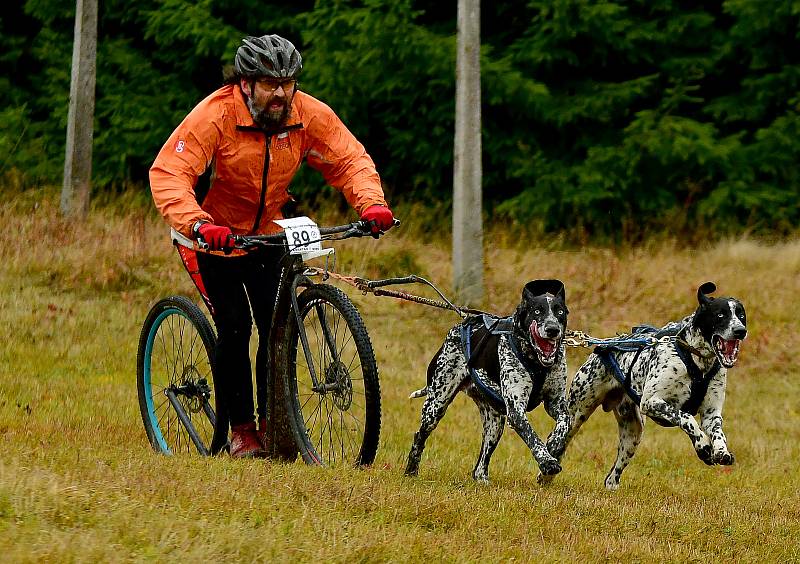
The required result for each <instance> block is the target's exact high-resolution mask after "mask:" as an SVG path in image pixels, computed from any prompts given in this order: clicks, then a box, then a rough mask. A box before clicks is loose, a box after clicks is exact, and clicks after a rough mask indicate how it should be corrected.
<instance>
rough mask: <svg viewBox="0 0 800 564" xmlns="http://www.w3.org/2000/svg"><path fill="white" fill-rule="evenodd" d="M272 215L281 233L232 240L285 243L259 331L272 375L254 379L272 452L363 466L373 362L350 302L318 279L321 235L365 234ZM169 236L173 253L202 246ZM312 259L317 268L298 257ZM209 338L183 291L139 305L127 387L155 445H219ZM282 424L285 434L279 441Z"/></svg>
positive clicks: (182, 448)
mask: <svg viewBox="0 0 800 564" xmlns="http://www.w3.org/2000/svg"><path fill="white" fill-rule="evenodd" d="M280 222H284V223H283V224H282V226H283V227H284V229H285V230H284V232H281V233H277V234H274V235H252V236H235V237H234V241H233V248H234V249H240V250H243V251H245V252H250V251H255V250H257V249H259V248H262V247H265V246H272V245H281V246H283V247H284V248H285V249H286V253H285V254H284V255H283V259H282V260H281V276H280V282H279V286H278V293H277V298H276V302H275V309H274V313H273V321H272V327H271V330H270V337H269V338H270V342H269V350H270V355H269V356H270V373H271V374H272V378H271V379H270V382H267V383H265V382H256V388H257V393H258V395H259V401H260V400H261V397H263V396H268V397H269V398H270V401H269V402H268V404H267V418H268V421H269V422H270V431H271V432H272V441H273V442H274V445H273V446H274V452H276V453H277V454H278V455H281V456H284V457H286V456H287V449H288V457H289V458H291V457H292V455H293V454H294V455H295V456H296V454H297V453H299V454H300V456H301V457H302V459H303V461H305V462H306V463H307V464H318V465H337V464H347V465H354V466H359V465H368V464H371V463H372V462H373V461H374V460H375V456H376V453H377V449H378V439H379V435H380V427H381V393H380V383H379V380H378V367H377V364H376V362H375V355H374V352H373V348H372V343H371V341H370V338H369V335H368V333H367V330H366V327H365V326H364V322H363V320H362V319H361V315H360V314H359V312H358V310H357V309H356V307H355V306H354V305H353V303H352V302H351V301H350V299H349V298H348V297H347V295H346V294H345V293H344V292H342V291H341V290H340V289H338V288H337V287H335V286H332V285H330V284H326V283H324V281H325V279H326V278H327V264H328V260H329V258H330V256H331V254H332V253H333V249H332V248H327V249H323V248H322V246H321V242H322V241H339V240H343V239H348V238H351V237H363V236H366V235H373V234H372V233H371V232H370V227H369V225H368V224H366V223H365V222H363V221H358V222H354V223H349V224H346V225H339V226H334V227H317V226H316V225H315V224H314V223H313V222H312V221H311V220H309V219H308V218H293V219H291V220H281V221H279V223H280ZM373 236H377V235H373ZM173 241H174V242H175V243H176V245H178V248H179V251H181V252H186V249H189V248H193V249H194V250H197V251H202V250H203V249H202V247H198V243H197V242H195V241H191V240H189V239H186V238H185V237H183V236H181V235H180V234H178V233H177V232H174V231H173ZM319 257H324V258H325V261H326V262H325V268H324V269H319V268H316V267H310V266H308V265H307V264H306V261H307V260H310V259H312V258H319ZM187 268H188V267H187ZM190 273H191V270H190ZM312 277H321V278H322V279H323V280H322V281H321V282H315V281H314V280H313V279H312ZM214 343H215V336H214V330H213V329H212V327H211V324H210V323H209V321H208V318H207V317H206V316H205V314H204V313H203V311H202V310H201V309H200V308H199V307H198V306H197V305H196V304H195V303H194V302H193V301H192V300H190V299H189V298H186V297H183V296H170V297H167V298H164V299H162V300H160V301H159V302H158V303H156V304H155V305H154V306H153V307H152V309H151V310H150V312H149V313H148V315H147V317H146V319H145V322H144V325H143V327H142V331H141V335H140V338H139V349H138V357H137V388H138V397H139V408H140V411H141V415H142V421H143V423H144V427H145V430H146V432H147V437H148V439H149V441H150V444H151V445H152V447H153V448H154V449H155V450H156V451H158V452H161V453H165V454H176V453H179V452H183V453H188V452H197V453H199V454H201V455H214V454H217V453H219V452H221V451H223V450H225V449H226V448H227V446H228V427H229V419H228V417H227V415H226V413H225V411H224V409H222V405H221V403H220V402H219V397H218V394H216V393H215V389H216V388H217V387H218V381H217V376H216V374H217V371H216V369H215V366H214ZM262 386H267V388H268V389H267V390H265V391H264V390H261V389H259V388H260V387H262ZM285 425H288V427H289V428H290V431H291V438H292V439H293V441H292V442H293V444H291V445H288V447H287V445H286V434H285V431H286V430H285V428H284V426H285ZM268 442H269V439H268ZM268 450H269V449H268Z"/></svg>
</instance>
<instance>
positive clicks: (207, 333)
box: [136, 296, 228, 455]
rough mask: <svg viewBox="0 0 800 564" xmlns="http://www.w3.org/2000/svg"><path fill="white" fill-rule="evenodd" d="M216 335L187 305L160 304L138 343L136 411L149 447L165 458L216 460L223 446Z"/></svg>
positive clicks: (176, 299)
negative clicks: (215, 372) (215, 371)
mask: <svg viewBox="0 0 800 564" xmlns="http://www.w3.org/2000/svg"><path fill="white" fill-rule="evenodd" d="M214 342H215V339H214V331H213V329H212V328H211V324H210V323H209V322H208V319H206V316H205V315H203V312H202V311H201V310H200V308H199V307H197V306H196V305H195V304H194V303H193V302H192V301H191V300H189V299H188V298H185V297H183V296H172V297H169V298H165V299H163V300H161V301H159V302H158V303H157V304H156V305H154V306H153V307H152V309H151V310H150V313H149V314H148V315H147V318H146V319H145V322H144V326H143V327H142V332H141V335H140V337H139V351H138V355H137V363H136V383H137V389H138V395H139V409H140V411H141V415H142V421H143V423H144V428H145V431H146V432H147V438H148V440H149V441H150V444H151V445H152V447H153V448H154V449H155V450H156V451H158V452H162V453H164V454H176V453H179V452H183V453H189V452H198V453H199V454H202V455H208V454H215V453H217V452H218V451H220V450H221V449H222V448H223V447H224V446H225V444H226V443H227V435H228V420H227V417H225V415H224V413H222V411H221V410H220V409H219V408H218V407H219V401H218V399H219V396H218V394H216V393H215V386H214V384H215V382H214V375H213V370H212V366H213V359H214V356H213V355H214Z"/></svg>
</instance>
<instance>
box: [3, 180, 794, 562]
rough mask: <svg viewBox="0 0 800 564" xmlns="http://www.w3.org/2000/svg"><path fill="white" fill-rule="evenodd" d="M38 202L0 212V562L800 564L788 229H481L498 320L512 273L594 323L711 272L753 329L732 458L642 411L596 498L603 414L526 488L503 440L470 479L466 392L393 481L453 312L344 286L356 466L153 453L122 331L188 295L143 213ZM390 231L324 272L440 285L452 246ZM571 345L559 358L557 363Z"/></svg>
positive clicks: (733, 398) (574, 319)
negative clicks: (704, 450) (561, 239)
mask: <svg viewBox="0 0 800 564" xmlns="http://www.w3.org/2000/svg"><path fill="white" fill-rule="evenodd" d="M55 207H56V206H55V204H54V203H53V199H52V198H50V197H48V196H47V195H43V194H42V193H36V192H24V193H21V194H16V195H11V196H9V197H8V198H6V203H4V204H2V207H0V225H3V229H4V240H3V244H2V247H0V261H2V268H0V327H3V328H4V329H5V338H4V340H3V344H2V346H0V440H2V445H3V449H2V453H0V554H2V559H3V560H4V561H23V562H25V561H37V562H39V561H59V562H61V561H98V560H101V561H135V560H171V561H199V560H209V561H252V560H264V561H297V560H300V561H319V560H324V561H334V562H353V561H365V562H380V561H419V560H428V561H435V562H441V561H444V562H461V561H534V560H537V561H538V560H544V561H564V562H567V561H569V562H571V561H575V560H578V561H612V562H616V561H642V562H657V561H709V560H716V561H723V562H729V561H741V562H755V561H759V562H761V561H766V562H779V561H780V562H786V561H800V548H798V544H799V543H800V540H798V539H800V493H798V492H800V477H799V476H798V471H797V463H798V460H799V459H800V446H798V445H799V444H800V394H799V393H798V392H799V391H800V383H799V381H798V377H797V365H796V362H795V357H796V348H797V344H796V341H797V334H798V331H799V330H800V323H799V322H798V312H800V297H798V279H799V278H798V275H800V243H798V242H797V241H791V242H775V243H772V244H769V245H767V244H762V243H758V242H754V241H750V240H746V239H745V240H738V241H727V242H720V243H716V244H713V245H709V246H708V247H706V248H685V247H683V246H682V245H680V244H679V243H676V242H674V241H669V240H667V241H662V242H659V243H653V244H651V245H648V246H639V247H636V248H633V249H624V250H621V249H616V250H614V249H608V248H585V249H579V250H571V251H564V250H559V249H560V247H559V246H558V245H554V246H553V248H551V247H550V246H548V245H547V244H545V243H544V242H539V243H536V244H534V245H528V244H527V243H526V242H523V243H515V242H513V241H512V238H511V237H508V236H506V235H504V234H503V232H502V231H501V228H500V226H495V227H494V228H492V229H490V230H489V232H488V233H487V251H486V259H487V265H488V267H487V271H486V286H487V294H488V297H487V299H486V302H485V303H484V304H475V305H482V306H483V307H485V308H487V309H489V310H491V311H496V312H497V313H507V312H510V311H511V310H512V308H513V307H514V305H515V303H516V302H517V300H518V297H519V293H520V291H521V288H522V286H523V284H524V282H526V281H527V280H530V279H533V278H544V277H558V278H561V279H562V280H563V281H564V282H565V284H566V287H567V298H568V302H569V306H570V310H571V314H570V326H571V328H574V329H581V330H584V331H586V332H588V333H590V334H592V335H595V336H609V335H613V334H614V333H615V332H617V331H624V330H626V329H627V328H628V327H629V326H630V325H632V324H635V323H638V322H651V323H663V322H666V321H668V320H670V319H676V318H678V317H680V316H682V315H684V314H686V313H688V312H689V311H691V309H692V308H693V307H694V305H695V304H696V302H695V297H694V293H695V291H696V288H697V286H698V285H699V284H700V283H702V282H705V281H706V280H713V281H715V282H716V283H717V285H718V286H719V292H720V294H722V295H734V296H737V297H739V298H740V299H741V300H742V301H743V302H744V303H745V305H746V307H747V310H748V317H749V327H750V336H749V337H748V339H747V340H746V341H745V342H744V344H743V350H742V353H741V358H740V362H739V365H738V366H737V367H736V368H735V369H733V370H732V371H731V372H730V373H729V389H728V400H727V403H726V409H725V421H726V423H725V428H726V432H727V435H728V438H729V442H730V447H731V450H732V451H733V452H734V454H735V455H736V456H737V463H736V465H735V466H733V467H730V468H722V467H713V468H709V467H706V466H705V465H704V464H703V463H702V462H700V461H699V460H698V459H697V457H696V456H695V455H694V453H693V450H692V448H691V446H690V444H689V440H688V439H687V437H686V436H685V435H683V434H682V433H681V432H680V431H677V430H675V429H663V428H661V427H658V426H656V425H653V424H648V425H647V428H646V430H645V436H644V440H643V442H642V445H641V447H640V448H639V451H638V452H637V455H636V457H635V458H634V459H633V461H632V463H631V465H630V466H629V468H628V469H627V470H626V472H625V474H624V475H623V478H622V483H621V487H620V490H619V491H618V492H616V493H609V492H606V491H605V490H604V488H603V485H602V481H603V477H604V476H605V473H606V471H607V469H608V467H609V466H610V465H611V463H612V461H613V456H614V452H615V447H616V428H615V427H616V425H615V423H614V421H613V417H612V416H611V415H608V414H605V413H602V412H599V413H597V414H595V416H594V417H592V418H591V419H590V420H589V422H588V423H587V424H586V425H585V426H584V428H583V430H582V431H581V433H580V434H579V436H578V437H577V438H576V439H575V440H574V441H573V443H572V444H571V446H570V450H569V451H568V453H567V456H566V458H565V460H564V464H563V466H564V471H563V472H562V474H560V475H559V476H558V477H557V478H556V479H555V480H554V481H553V483H552V484H551V485H549V486H547V487H541V486H539V485H537V483H536V480H535V476H536V467H535V464H534V463H533V461H532V457H531V456H530V453H529V452H527V451H526V449H525V447H524V445H523V444H522V441H521V440H520V439H519V438H518V437H517V436H516V435H515V434H514V433H513V431H511V430H507V431H506V433H505V438H504V440H503V441H502V442H501V444H500V446H499V448H498V450H497V452H496V454H495V455H494V458H493V462H492V466H491V467H490V472H491V479H492V482H491V484H490V485H489V486H479V485H476V484H474V483H473V482H472V480H471V479H470V472H471V469H472V466H473V464H474V461H475V457H476V455H477V451H478V446H479V443H480V431H479V419H478V415H477V410H476V409H475V407H474V405H472V404H471V402H470V401H469V400H468V399H467V398H465V397H459V398H457V400H456V401H455V402H454V404H453V406H452V407H451V408H450V410H449V411H448V413H447V416H446V417H445V419H444V420H443V422H442V424H441V425H440V426H439V428H438V429H437V430H436V432H435V433H434V434H433V436H432V437H431V439H430V440H429V443H428V444H429V446H428V448H427V450H426V451H425V455H424V457H423V460H422V466H421V471H420V476H419V477H418V478H416V479H407V478H404V477H403V476H402V470H403V467H404V462H405V456H406V453H407V449H408V447H409V446H410V442H411V437H412V435H413V433H414V431H415V430H416V428H417V424H418V418H419V409H420V407H421V402H420V401H419V400H416V401H410V400H408V399H406V398H407V395H408V393H409V392H410V391H412V390H414V389H416V388H419V387H420V386H421V385H423V383H424V379H425V368H426V366H427V363H428V361H429V359H430V357H431V356H432V355H433V353H434V352H435V351H436V349H437V348H438V346H439V344H440V342H441V339H442V338H443V336H444V334H445V332H446V331H447V329H448V328H449V327H450V326H451V325H452V324H453V323H455V322H456V321H457V317H456V316H455V315H454V314H450V313H447V312H441V311H440V310H435V309H432V308H428V307H425V306H421V305H417V304H411V303H407V302H398V301H396V300H393V299H389V298H376V297H373V296H361V295H360V294H358V293H354V292H351V291H349V290H348V289H347V288H343V289H345V290H347V291H348V293H349V294H350V295H351V296H352V297H353V299H354V301H356V303H357V304H358V306H359V308H360V309H361V312H362V315H363V317H364V318H365V321H366V323H367V326H368V329H369V331H370V335H371V337H372V340H373V344H374V347H375V351H376V356H377V358H378V362H379V367H380V370H381V384H382V390H383V429H382V434H381V446H380V449H379V451H378V457H377V460H376V463H375V464H374V465H373V466H372V467H371V468H368V469H363V470H355V469H342V468H337V469H321V468H312V467H307V466H304V465H302V464H301V463H295V464H288V465H287V464H278V463H270V462H264V461H232V460H230V459H228V458H226V457H221V458H213V459H211V458H201V457H195V456H176V457H164V456H159V455H156V454H154V453H153V452H152V451H151V450H150V448H149V446H148V444H147V440H146V437H145V433H144V430H143V427H142V423H141V420H140V416H139V412H138V405H137V400H136V384H135V371H136V345H137V340H138V334H139V330H140V326H141V323H142V321H143V320H144V317H145V315H146V314H147V311H148V310H149V308H150V306H151V305H152V304H153V303H155V301H157V300H158V299H159V298H161V297H163V296H166V295H169V294H176V293H177V294H185V295H189V296H193V297H194V296H195V293H194V289H193V287H192V285H191V282H190V280H189V278H188V276H186V274H185V272H184V271H183V268H182V266H181V265H180V263H179V261H178V258H177V256H176V255H175V254H174V251H173V250H172V249H171V248H170V246H169V244H168V241H167V238H166V230H165V227H164V226H163V224H162V223H161V222H160V220H159V219H158V218H157V217H156V216H155V213H154V212H151V211H150V210H149V209H148V208H143V207H141V206H137V205H131V206H130V207H127V208H126V207H122V206H117V207H115V208H113V209H111V208H104V209H97V210H94V211H93V212H92V214H91V216H90V218H89V220H88V222H87V223H86V224H82V225H75V224H71V223H68V222H65V221H63V220H61V219H59V217H58V215H57V213H56V209H55ZM329 217H330V215H329ZM417 221H418V222H419V220H417ZM406 226H408V230H407V231H406V232H405V233H404V231H403V227H406ZM403 227H401V228H400V229H398V230H396V231H393V232H391V233H390V235H389V236H387V237H385V238H384V239H382V240H381V241H373V240H371V239H370V240H359V241H349V242H346V243H343V244H341V245H340V246H339V248H338V251H337V257H338V259H337V261H338V263H337V270H338V271H340V272H343V273H347V274H359V275H364V276H372V277H374V276H382V275H387V274H388V275H404V274H408V273H409V272H410V271H411V270H413V272H414V273H415V274H419V275H421V276H425V277H426V278H429V279H430V280H433V281H435V282H436V283H437V284H440V285H441V287H442V289H443V290H445V291H447V292H448V293H449V287H450V284H449V282H450V277H451V272H450V265H449V254H448V252H449V249H448V240H447V238H446V237H445V238H442V240H438V241H431V240H428V239H425V238H423V235H424V234H425V232H424V229H422V228H421V226H420V225H419V224H417V225H415V224H414V222H413V221H411V220H410V221H408V222H406V224H405V225H404V226H403ZM9 233H11V234H13V235H11V236H9V235H8V234H9ZM426 295H431V294H430V293H429V292H428V293H426ZM586 354H587V351H586V350H572V351H570V354H569V362H570V369H571V370H574V369H575V368H576V367H577V366H578V364H579V363H580V361H581V360H582V359H583V358H584V357H585V355H586ZM531 419H532V422H533V425H534V428H535V429H536V430H537V431H538V432H539V434H540V435H546V434H547V432H549V430H550V429H551V427H552V422H551V421H550V420H549V419H548V418H547V417H546V416H545V415H544V414H543V413H542V412H541V409H539V410H537V411H535V412H533V413H532V414H531Z"/></svg>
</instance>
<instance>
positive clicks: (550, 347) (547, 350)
mask: <svg viewBox="0 0 800 564" xmlns="http://www.w3.org/2000/svg"><path fill="white" fill-rule="evenodd" d="M530 332H531V338H532V339H533V342H534V343H536V346H537V347H539V350H540V351H542V354H543V355H544V356H546V357H547V356H550V355H552V354H553V351H554V350H555V349H556V343H555V341H551V340H550V339H543V338H542V337H540V336H539V331H538V330H537V328H536V322H535V321H534V322H533V323H531V326H530Z"/></svg>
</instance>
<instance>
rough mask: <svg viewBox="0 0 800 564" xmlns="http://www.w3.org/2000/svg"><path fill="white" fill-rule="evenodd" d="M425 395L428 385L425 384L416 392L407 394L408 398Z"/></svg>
mask: <svg viewBox="0 0 800 564" xmlns="http://www.w3.org/2000/svg"><path fill="white" fill-rule="evenodd" d="M427 395H428V386H425V387H424V388H420V389H419V390H417V391H416V392H411V395H410V396H408V399H416V398H421V397H424V396H427Z"/></svg>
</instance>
